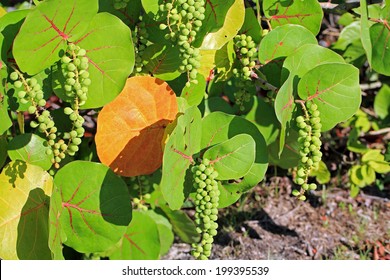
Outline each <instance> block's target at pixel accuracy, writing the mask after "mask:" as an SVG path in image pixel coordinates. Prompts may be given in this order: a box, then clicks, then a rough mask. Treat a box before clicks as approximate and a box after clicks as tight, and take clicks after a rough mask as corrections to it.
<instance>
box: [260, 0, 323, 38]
mask: <svg viewBox="0 0 390 280" xmlns="http://www.w3.org/2000/svg"><path fill="white" fill-rule="evenodd" d="M263 10H264V14H265V16H266V17H267V18H268V20H269V21H270V22H271V26H272V27H273V28H275V27H277V26H281V25H286V24H299V25H302V26H304V27H306V28H307V29H309V30H310V31H311V32H312V33H313V34H314V35H317V34H318V32H319V31H320V27H321V22H322V17H323V12H322V8H321V6H320V4H319V3H318V1H317V0H305V1H294V0H264V1H263Z"/></svg>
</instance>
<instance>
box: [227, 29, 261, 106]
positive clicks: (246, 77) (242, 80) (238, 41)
mask: <svg viewBox="0 0 390 280" xmlns="http://www.w3.org/2000/svg"><path fill="white" fill-rule="evenodd" d="M233 43H234V49H235V52H236V56H237V58H238V61H239V63H236V67H235V68H233V75H234V76H235V78H236V87H237V92H236V93H235V94H234V95H235V98H236V101H235V102H236V104H237V105H238V106H240V110H242V111H243V110H245V106H244V104H245V103H246V102H248V101H249V100H250V99H251V95H250V93H249V91H248V89H249V88H250V87H252V86H253V81H252V78H251V73H252V69H253V68H254V67H255V65H256V59H257V49H256V43H255V42H254V41H253V39H252V37H251V36H250V35H246V34H237V35H236V36H235V37H234V39H233Z"/></svg>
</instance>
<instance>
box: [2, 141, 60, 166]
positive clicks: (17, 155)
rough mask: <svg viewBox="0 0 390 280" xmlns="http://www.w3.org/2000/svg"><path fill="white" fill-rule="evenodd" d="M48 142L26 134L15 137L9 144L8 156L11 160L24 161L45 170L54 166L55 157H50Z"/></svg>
mask: <svg viewBox="0 0 390 280" xmlns="http://www.w3.org/2000/svg"><path fill="white" fill-rule="evenodd" d="M48 149H50V148H48V147H47V144H46V140H45V139H43V138H41V137H39V136H38V135H35V134H31V133H26V134H22V135H18V136H15V137H14V138H13V139H12V140H11V141H10V142H9V144H8V155H9V157H10V158H11V160H18V159H19V160H22V161H25V162H27V163H29V164H33V165H38V166H40V167H42V168H43V169H44V170H48V169H50V167H51V166H52V162H51V159H52V158H53V155H50V156H48V155H47V154H46V151H47V150H48Z"/></svg>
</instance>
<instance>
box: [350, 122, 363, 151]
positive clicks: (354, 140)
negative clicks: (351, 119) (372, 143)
mask: <svg viewBox="0 0 390 280" xmlns="http://www.w3.org/2000/svg"><path fill="white" fill-rule="evenodd" d="M347 148H348V150H350V151H352V152H355V153H365V152H366V151H367V150H368V148H367V147H366V145H363V144H362V142H360V140H359V130H358V129H357V128H356V127H353V128H352V129H351V131H350V133H349V135H348V141H347Z"/></svg>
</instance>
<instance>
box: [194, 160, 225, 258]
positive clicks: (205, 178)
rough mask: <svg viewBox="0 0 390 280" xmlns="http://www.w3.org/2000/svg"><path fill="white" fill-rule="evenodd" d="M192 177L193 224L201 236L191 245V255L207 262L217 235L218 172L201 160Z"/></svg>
mask: <svg viewBox="0 0 390 280" xmlns="http://www.w3.org/2000/svg"><path fill="white" fill-rule="evenodd" d="M191 171H192V173H193V175H194V187H195V189H196V195H195V211H196V212H195V224H196V226H197V227H196V230H197V232H198V233H199V234H201V241H200V243H199V244H196V243H194V244H192V252H191V253H192V255H193V256H194V257H195V258H196V259H200V260H207V259H208V258H209V257H210V255H211V248H212V244H213V242H214V236H215V235H217V228H218V224H217V222H216V221H217V219H218V204H219V195H220V191H219V189H218V181H217V180H216V178H217V177H218V172H217V171H215V170H214V168H213V166H212V165H211V164H210V160H208V159H203V160H202V162H201V163H200V164H199V165H195V166H193V167H192V169H191Z"/></svg>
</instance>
